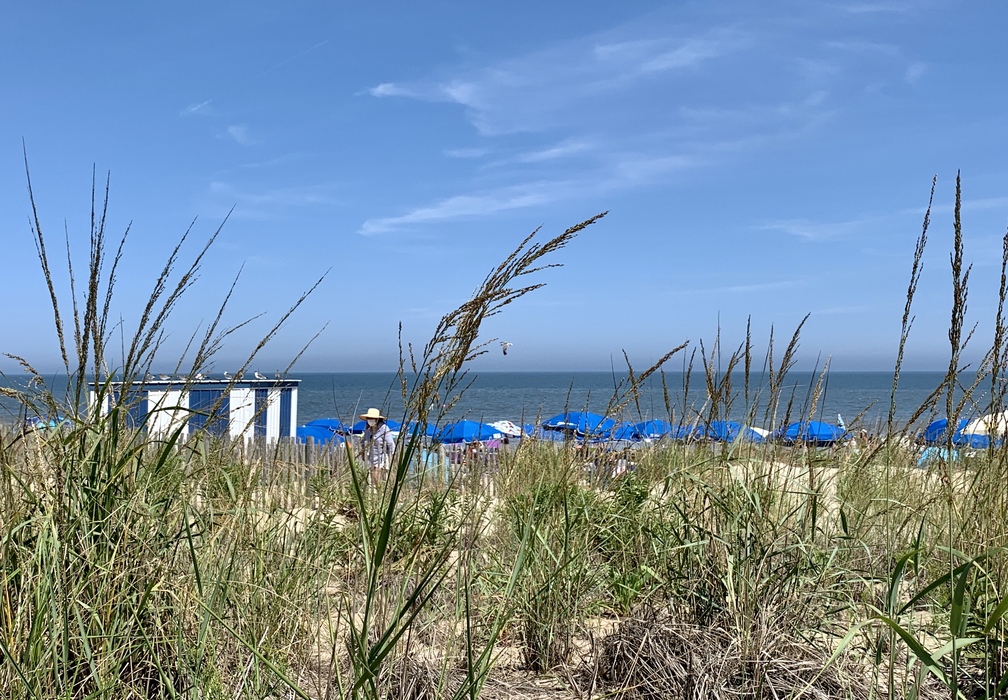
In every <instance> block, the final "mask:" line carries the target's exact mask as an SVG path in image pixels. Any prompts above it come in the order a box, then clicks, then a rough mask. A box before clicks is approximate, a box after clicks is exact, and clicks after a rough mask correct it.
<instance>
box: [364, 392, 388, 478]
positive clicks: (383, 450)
mask: <svg viewBox="0 0 1008 700" xmlns="http://www.w3.org/2000/svg"><path fill="white" fill-rule="evenodd" d="M360 417H361V418H362V419H363V420H364V421H365V422H366V423H367V426H366V427H365V428H364V434H363V435H361V441H360V448H359V453H360V456H361V459H362V460H364V463H365V464H367V465H368V469H369V470H370V472H371V484H372V485H373V486H377V485H378V484H380V483H382V482H384V481H385V477H386V476H387V475H388V470H389V466H390V465H391V464H392V453H393V452H394V451H395V438H394V437H393V436H392V431H391V430H389V427H388V425H387V424H386V423H385V416H383V415H382V414H381V411H379V410H378V409H377V408H369V409H368V410H367V412H366V413H362V414H360Z"/></svg>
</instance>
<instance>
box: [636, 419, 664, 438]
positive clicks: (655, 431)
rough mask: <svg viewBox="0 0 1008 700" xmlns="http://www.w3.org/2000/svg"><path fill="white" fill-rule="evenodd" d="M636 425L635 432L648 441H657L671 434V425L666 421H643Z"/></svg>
mask: <svg viewBox="0 0 1008 700" xmlns="http://www.w3.org/2000/svg"><path fill="white" fill-rule="evenodd" d="M636 425H637V431H638V432H639V433H640V434H641V435H642V436H644V437H645V438H647V439H649V440H659V439H661V438H663V437H665V436H667V435H671V434H672V424H671V423H669V422H668V421H667V420H658V419H654V420H643V421H641V422H640V423H637V424H636Z"/></svg>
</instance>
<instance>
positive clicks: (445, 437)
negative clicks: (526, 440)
mask: <svg viewBox="0 0 1008 700" xmlns="http://www.w3.org/2000/svg"><path fill="white" fill-rule="evenodd" d="M501 437H502V436H501V432H500V431H499V430H497V428H495V427H493V426H492V425H487V424H486V423H480V422H479V421H474V420H460V421H456V422H454V423H449V424H448V425H446V426H444V427H443V428H441V431H440V432H439V433H438V434H437V437H436V438H435V439H436V440H437V442H443V443H445V444H454V443H459V442H476V441H480V442H482V441H483V440H494V439H497V440H499V439H500V438H501Z"/></svg>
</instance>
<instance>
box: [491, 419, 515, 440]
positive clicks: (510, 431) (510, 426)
mask: <svg viewBox="0 0 1008 700" xmlns="http://www.w3.org/2000/svg"><path fill="white" fill-rule="evenodd" d="M488 425H492V426H493V427H495V428H497V430H499V431H501V433H502V434H504V435H507V436H508V437H521V436H522V432H523V431H522V429H521V428H519V427H518V426H517V425H515V424H514V423H512V422H511V421H509V420H496V421H494V422H493V423H489V424H488Z"/></svg>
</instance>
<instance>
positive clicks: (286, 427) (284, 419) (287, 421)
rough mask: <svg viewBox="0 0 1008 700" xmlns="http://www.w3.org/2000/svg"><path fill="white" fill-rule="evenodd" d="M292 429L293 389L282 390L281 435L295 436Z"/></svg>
mask: <svg viewBox="0 0 1008 700" xmlns="http://www.w3.org/2000/svg"><path fill="white" fill-rule="evenodd" d="M293 436H294V431H292V430H291V390H290V389H281V390H280V437H293Z"/></svg>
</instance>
